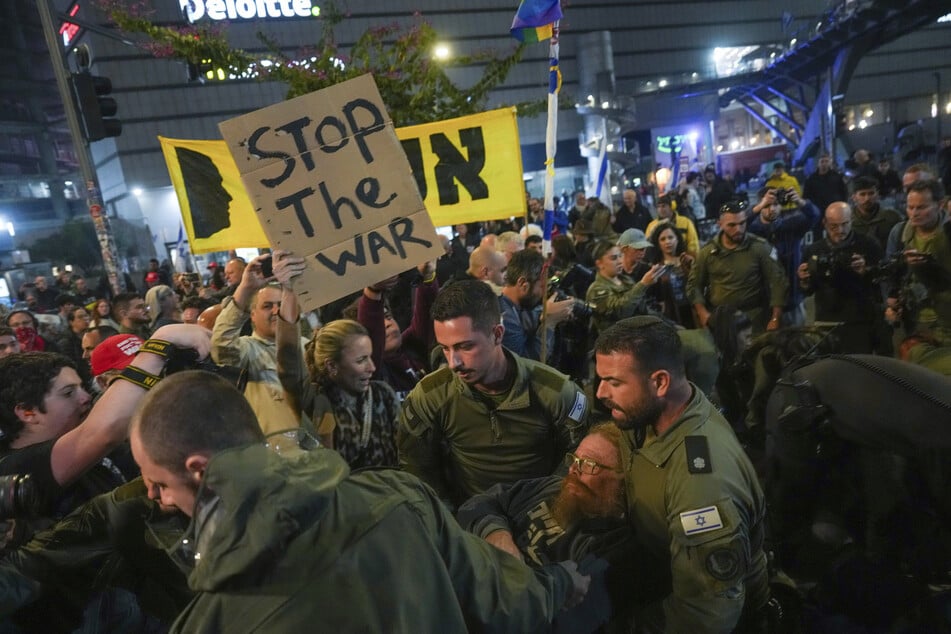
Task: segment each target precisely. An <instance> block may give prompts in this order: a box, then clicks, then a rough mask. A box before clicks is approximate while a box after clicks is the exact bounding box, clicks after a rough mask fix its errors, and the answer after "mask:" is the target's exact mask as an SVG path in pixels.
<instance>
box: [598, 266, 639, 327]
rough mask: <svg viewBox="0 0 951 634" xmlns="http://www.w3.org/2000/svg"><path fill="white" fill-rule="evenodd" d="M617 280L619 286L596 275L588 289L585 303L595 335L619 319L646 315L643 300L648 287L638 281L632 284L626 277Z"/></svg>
mask: <svg viewBox="0 0 951 634" xmlns="http://www.w3.org/2000/svg"><path fill="white" fill-rule="evenodd" d="M619 279H620V280H621V284H615V283H614V282H612V281H611V280H609V279H608V278H606V277H604V276H603V275H601V274H600V273H598V275H597V277H595V278H594V281H593V282H591V286H589V287H588V292H587V294H586V295H585V301H587V302H588V305H590V306H591V310H592V314H591V326H592V328H593V329H594V331H595V332H596V333H601V332H604V331H605V330H606V329H607V327H608V326H610V325H611V324H613V323H614V322H616V321H618V320H619V319H624V318H625V317H633V316H634V315H643V314H646V313H647V307H646V305H645V303H644V298H645V294H646V293H647V289H648V287H647V286H644V285H643V284H641V283H640V281H637V282H635V283H633V284H632V283H631V282H630V281H629V280H628V278H627V277H626V276H625V277H620V278H619Z"/></svg>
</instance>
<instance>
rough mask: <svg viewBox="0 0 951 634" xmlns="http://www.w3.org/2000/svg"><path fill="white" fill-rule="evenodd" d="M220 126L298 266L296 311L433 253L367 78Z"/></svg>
mask: <svg viewBox="0 0 951 634" xmlns="http://www.w3.org/2000/svg"><path fill="white" fill-rule="evenodd" d="M220 128H221V133H222V136H223V137H224V139H225V142H226V143H227V145H228V148H229V150H230V151H231V153H232V155H233V156H234V159H235V163H236V165H237V167H238V171H239V172H240V173H241V180H242V182H243V183H244V185H245V188H246V189H247V191H248V195H249V197H250V199H251V202H252V205H253V207H254V209H255V210H256V212H257V213H258V216H259V218H260V220H261V225H262V227H263V228H264V231H265V233H266V234H267V236H268V239H269V240H270V243H271V246H272V247H273V248H275V249H284V250H287V251H292V252H295V253H300V254H302V255H303V256H304V258H305V260H306V261H307V270H306V271H305V272H304V273H303V274H302V275H301V276H300V277H299V278H297V281H296V282H295V288H294V290H295V292H296V294H297V296H298V298H299V299H300V301H301V304H302V308H303V310H304V311H305V312H306V311H310V310H313V309H315V308H317V307H318V306H321V305H323V304H326V303H327V302H330V301H332V300H334V299H337V298H339V297H342V296H344V295H346V294H347V293H349V292H351V291H354V290H357V289H361V288H364V287H365V286H369V285H371V284H373V283H375V282H377V281H378V280H381V279H384V278H386V277H388V276H390V275H394V274H397V273H399V272H401V271H404V270H406V269H407V268H409V267H410V266H412V265H413V264H414V263H417V262H425V261H428V260H433V259H436V258H437V257H439V256H440V255H441V254H442V252H443V250H442V246H441V244H440V242H439V240H438V239H437V237H436V232H435V229H434V228H433V225H432V221H431V220H430V218H429V215H428V214H427V212H426V209H425V207H424V206H423V202H422V199H421V198H420V195H419V190H418V187H417V183H416V180H415V178H414V177H413V173H412V171H411V169H410V165H409V162H408V161H407V159H406V155H405V153H404V152H403V149H402V147H401V145H400V142H399V140H398V139H397V137H396V133H395V130H394V128H393V122H392V121H391V120H390V119H389V117H388V115H387V114H386V110H385V108H384V107H383V101H382V99H381V98H380V94H379V92H378V90H377V88H376V84H375V83H374V82H373V78H372V77H371V76H369V75H364V76H362V77H358V78H356V79H352V80H350V81H346V82H342V83H340V84H337V85H335V86H332V87H330V88H327V89H325V90H320V91H317V92H314V93H310V94H308V95H304V96H302V97H298V98H296V99H292V100H290V101H285V102H283V103H279V104H276V105H273V106H270V107H268V108H264V109H262V110H258V111H256V112H252V113H250V114H247V115H244V116H241V117H237V118H235V119H231V120H228V121H225V122H223V123H222V124H221V125H220Z"/></svg>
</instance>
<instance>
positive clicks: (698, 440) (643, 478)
mask: <svg viewBox="0 0 951 634" xmlns="http://www.w3.org/2000/svg"><path fill="white" fill-rule="evenodd" d="M621 464H622V466H623V468H624V470H625V475H624V478H625V482H626V484H627V508H628V513H629V520H630V521H631V524H632V525H633V529H634V535H635V538H636V539H637V540H638V541H639V542H640V543H641V545H642V546H643V548H644V549H645V551H646V553H647V555H649V556H650V560H652V561H656V562H658V563H660V564H661V566H660V568H661V569H663V572H664V573H666V572H667V571H668V570H669V576H667V577H666V579H664V574H662V573H661V572H660V571H659V570H653V572H652V571H651V567H649V566H648V567H646V569H645V573H644V574H653V575H657V576H658V578H659V579H664V580H663V581H658V585H659V584H660V583H664V582H666V583H667V584H669V586H668V587H669V594H667V596H666V597H665V598H664V599H663V601H662V602H661V603H660V604H658V605H656V606H654V607H655V610H654V611H653V614H651V610H648V612H647V614H649V615H651V616H653V617H654V618H656V619H657V620H658V621H663V623H654V624H653V626H654V627H655V628H656V627H660V630H659V631H666V632H731V631H732V630H733V628H734V627H735V626H736V624H737V621H738V620H739V618H740V616H741V614H742V612H743V610H744V606H745V604H746V603H749V605H746V607H747V608H748V609H753V610H755V609H759V608H761V607H763V606H764V605H765V603H766V600H767V599H768V587H767V571H766V556H765V555H764V553H763V539H764V529H765V513H766V504H765V501H764V498H763V491H762V489H761V488H760V485H759V481H758V480H757V477H756V473H755V471H754V470H753V466H752V464H750V461H749V459H748V458H747V457H746V454H745V453H744V451H743V448H742V447H741V446H740V444H739V442H737V440H736V436H734V434H733V430H732V429H731V428H730V425H729V423H727V422H726V420H724V418H723V417H722V416H721V415H720V413H719V412H718V411H717V410H716V408H714V406H713V405H712V404H711V403H710V401H708V400H707V399H706V397H704V396H703V395H702V394H701V393H700V392H699V391H698V390H697V389H696V387H694V390H693V396H692V398H691V399H690V401H689V402H688V403H687V406H686V408H685V409H684V411H683V413H682V414H681V415H680V418H679V420H678V421H677V422H676V423H674V426H673V427H671V428H669V429H668V430H667V431H665V432H664V434H663V435H662V436H659V437H658V436H654V435H653V434H652V433H651V431H648V438H647V440H646V441H645V442H644V446H643V447H642V448H640V449H638V448H637V446H636V443H635V441H634V437H633V433H632V432H626V433H625V435H624V438H623V440H622V443H621ZM637 599H638V597H632V600H634V601H637ZM661 613H662V615H661ZM646 621H647V622H646V623H645V626H646V625H647V623H649V622H650V616H648V617H647V619H646ZM646 631H654V629H652V628H651V627H647V629H646Z"/></svg>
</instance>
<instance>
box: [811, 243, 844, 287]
mask: <svg viewBox="0 0 951 634" xmlns="http://www.w3.org/2000/svg"><path fill="white" fill-rule="evenodd" d="M807 266H808V269H809V275H810V276H812V278H813V279H819V278H821V279H824V280H829V279H831V278H832V276H833V275H835V273H836V271H851V270H852V252H851V251H848V250H846V249H841V250H837V251H832V252H831V253H817V254H815V255H813V256H812V257H811V258H809V261H808V262H807Z"/></svg>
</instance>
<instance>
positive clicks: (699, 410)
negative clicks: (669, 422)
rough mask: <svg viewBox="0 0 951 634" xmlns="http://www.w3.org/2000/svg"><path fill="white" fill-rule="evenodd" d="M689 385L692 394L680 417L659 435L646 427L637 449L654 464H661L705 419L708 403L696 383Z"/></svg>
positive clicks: (658, 465)
mask: <svg viewBox="0 0 951 634" xmlns="http://www.w3.org/2000/svg"><path fill="white" fill-rule="evenodd" d="M690 385H691V387H692V388H693V394H692V396H691V397H690V401H688V403H687V407H685V408H684V411H683V412H682V413H681V414H680V419H679V420H678V421H677V422H676V423H674V425H673V427H671V428H670V429H668V430H667V431H665V432H664V433H663V435H661V436H656V435H654V433H653V430H651V429H648V430H647V439H646V440H645V441H644V446H643V447H641V448H640V449H639V450H638V451H637V453H639V454H640V455H642V456H643V457H644V458H646V459H647V460H648V461H649V462H651V463H652V464H653V465H654V466H657V467H661V466H663V465H664V463H666V462H667V460H668V459H669V458H670V456H671V454H673V453H674V450H676V449H677V447H679V446H680V445H681V444H683V441H684V437H685V436H689V435H690V434H692V433H693V432H694V431H696V430H697V428H699V427H700V426H701V425H703V423H704V422H706V420H707V413H708V412H707V408H709V407H710V404H709V402H707V401H706V399H705V398H704V397H703V394H702V392H701V391H700V390H699V389H697V386H696V385H693V384H692V383H691V384H690Z"/></svg>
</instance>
